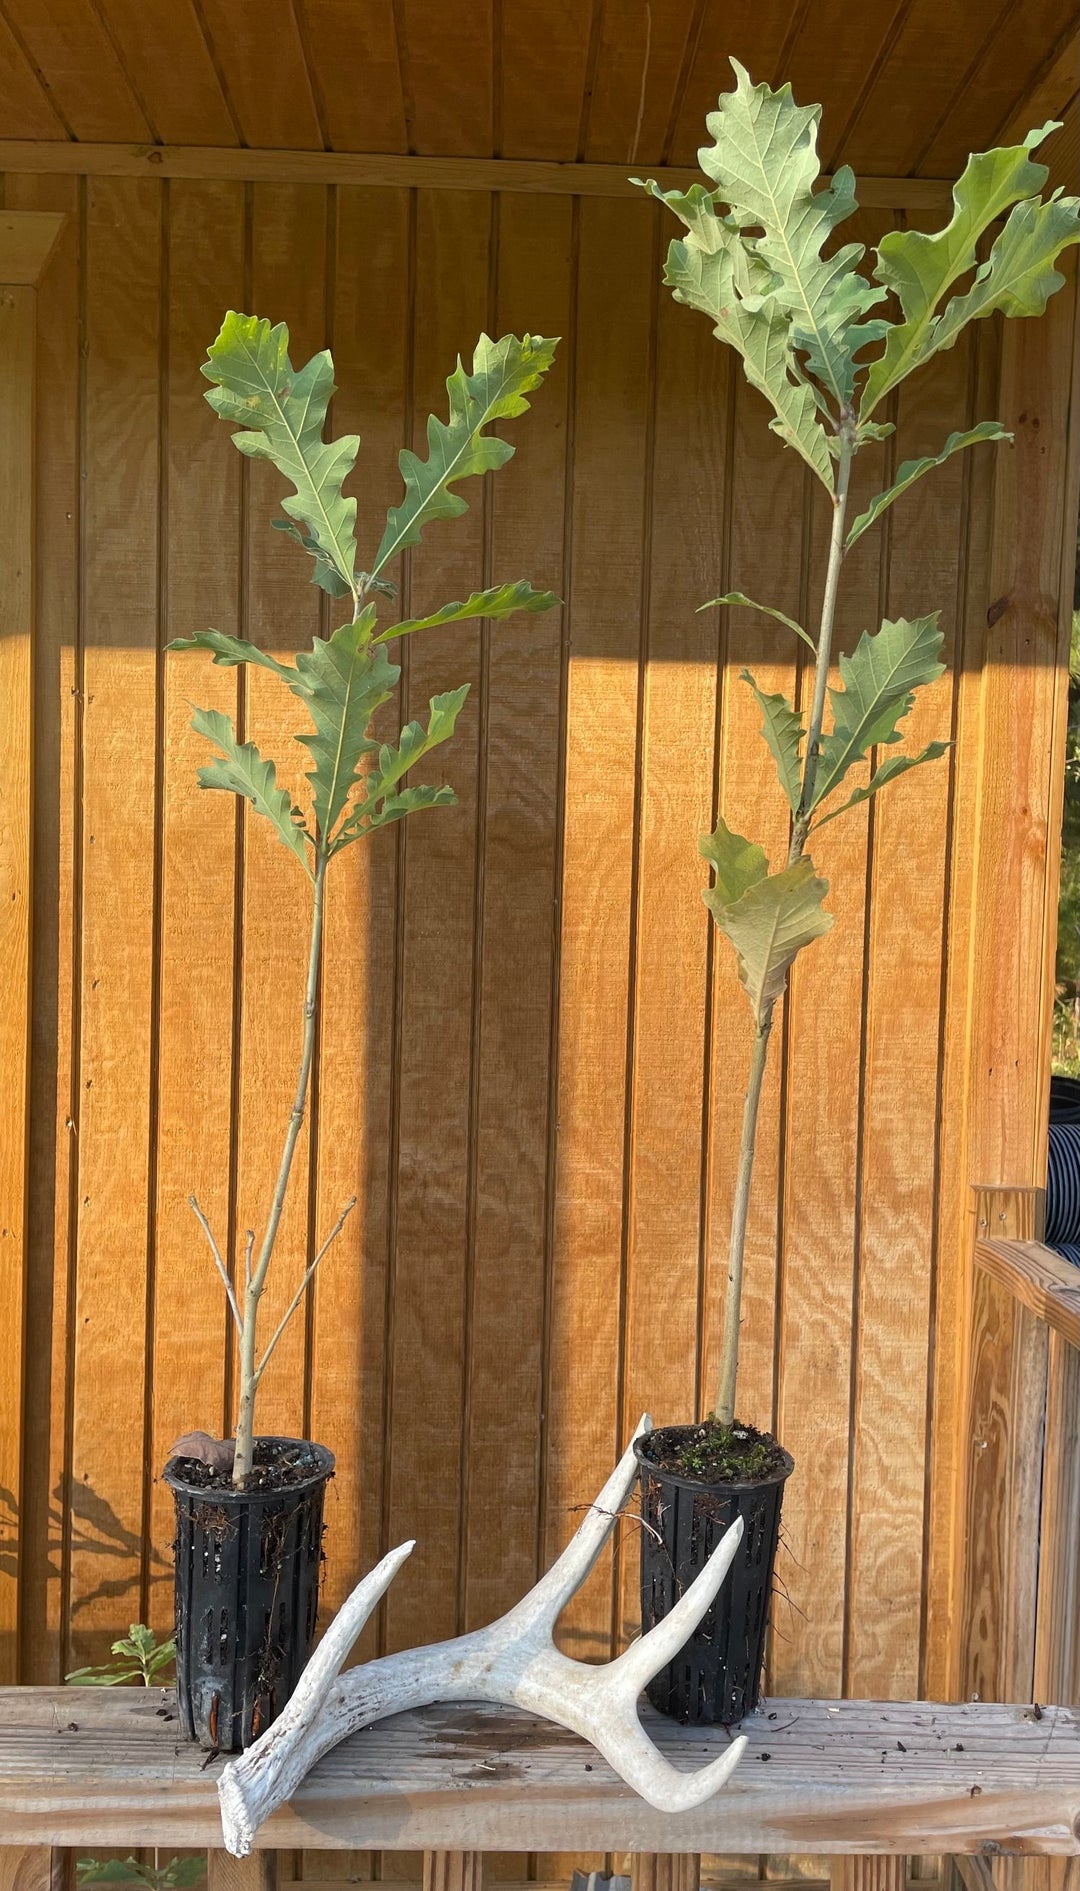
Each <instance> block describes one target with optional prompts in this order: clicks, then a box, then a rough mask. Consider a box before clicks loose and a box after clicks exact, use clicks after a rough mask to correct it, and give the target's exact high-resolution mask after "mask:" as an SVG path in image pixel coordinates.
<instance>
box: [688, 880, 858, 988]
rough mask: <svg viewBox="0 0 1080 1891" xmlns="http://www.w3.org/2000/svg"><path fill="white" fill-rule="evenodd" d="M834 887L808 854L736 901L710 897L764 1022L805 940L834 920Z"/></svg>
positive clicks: (817, 934) (755, 886) (826, 930)
mask: <svg viewBox="0 0 1080 1891" xmlns="http://www.w3.org/2000/svg"><path fill="white" fill-rule="evenodd" d="M828 890H829V885H828V881H827V880H819V879H818V878H817V876H816V874H815V872H814V868H813V863H812V862H811V861H810V859H809V858H808V857H807V856H806V855H805V854H804V855H803V856H802V858H801V859H799V860H796V861H793V862H792V864H791V865H790V866H788V867H784V868H783V869H782V870H781V872H779V873H771V874H768V875H767V876H766V877H765V878H764V879H759V880H757V881H755V883H754V884H753V885H752V886H749V887H748V888H747V890H746V891H745V892H744V893H743V894H742V896H741V897H740V898H739V899H737V900H735V901H734V902H733V903H732V904H730V905H722V904H720V903H719V902H718V901H717V899H716V890H715V889H713V893H712V895H711V896H710V894H709V893H706V895H705V900H706V904H707V905H708V906H709V908H710V910H711V912H712V914H713V917H714V918H715V920H716V923H717V925H718V926H719V928H720V930H721V932H723V933H724V934H725V936H726V937H727V938H728V939H730V941H731V943H732V945H733V946H734V947H735V952H736V956H737V958H738V962H739V978H740V979H741V981H742V984H743V988H744V990H745V992H746V995H747V997H748V999H749V1000H750V1008H751V1010H752V1011H753V1014H754V1019H755V1022H756V1023H757V1024H758V1025H760V1024H762V1023H763V1022H764V1020H765V1017H766V1015H767V1014H768V1012H769V1011H771V1009H772V1007H773V1005H774V1004H775V1003H776V1000H777V999H778V998H779V997H780V996H781V994H782V992H783V990H784V986H785V984H786V983H787V975H788V972H789V970H790V969H791V966H792V963H793V962H794V960H795V958H796V957H797V956H798V954H799V953H800V952H801V951H802V949H803V947H804V946H808V945H810V944H811V943H812V941H813V940H815V939H819V938H820V937H821V935H822V933H825V932H828V930H829V928H830V926H831V925H832V923H833V922H832V915H831V913H826V912H823V911H822V901H823V900H824V898H825V895H826V893H827V892H828Z"/></svg>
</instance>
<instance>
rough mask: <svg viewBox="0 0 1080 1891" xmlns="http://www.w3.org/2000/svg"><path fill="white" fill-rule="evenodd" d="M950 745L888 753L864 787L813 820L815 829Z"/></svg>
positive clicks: (945, 753)
mask: <svg viewBox="0 0 1080 1891" xmlns="http://www.w3.org/2000/svg"><path fill="white" fill-rule="evenodd" d="M951 747H952V743H951V742H930V743H928V744H927V746H926V748H924V749H923V751H922V754H921V755H890V757H889V759H888V760H887V761H884V762H882V764H881V766H880V768H875V770H874V772H873V774H872V775H871V777H870V780H869V781H868V782H867V784H866V786H865V788H856V790H855V792H854V794H852V795H849V796H848V799H847V800H846V801H842V802H841V803H840V806H839V807H838V808H830V810H829V812H828V814H823V815H822V817H821V819H820V820H819V821H815V822H814V828H815V831H816V830H817V829H818V828H819V827H824V826H825V825H826V824H827V822H829V821H835V819H836V817H837V815H838V814H846V813H847V811H848V809H849V808H855V807H858V805H859V802H860V801H869V799H870V797H871V795H875V794H878V793H879V792H880V790H881V789H882V788H884V787H886V786H887V784H888V783H889V782H890V781H895V780H896V777H897V776H898V775H906V774H907V772H908V770H909V769H910V768H919V767H921V766H922V763H923V762H936V761H938V760H939V759H940V757H941V756H942V755H947V754H948V752H949V750H950V749H951Z"/></svg>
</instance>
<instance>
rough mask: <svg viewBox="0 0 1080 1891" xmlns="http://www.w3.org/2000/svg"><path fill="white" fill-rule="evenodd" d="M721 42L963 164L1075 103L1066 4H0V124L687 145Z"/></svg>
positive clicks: (804, 90) (107, 136)
mask: <svg viewBox="0 0 1080 1891" xmlns="http://www.w3.org/2000/svg"><path fill="white" fill-rule="evenodd" d="M731 54H733V55H735V56H736V57H737V58H739V59H741V60H742V61H743V63H744V64H745V65H747V66H748V68H749V70H750V72H751V74H752V75H753V76H754V77H755V78H763V79H768V80H770V81H771V82H772V83H774V84H777V83H779V82H780V81H781V80H782V79H785V78H789V79H790V80H791V82H792V85H793V87H794V90H795V95H796V97H797V98H798V99H799V100H801V101H806V102H812V101H815V100H816V101H820V102H821V104H822V105H823V107H824V124H823V136H822V146H823V157H824V160H825V163H826V165H834V164H835V163H836V162H838V161H846V162H848V163H851V164H853V165H854V167H855V169H856V171H857V172H860V171H861V172H862V173H864V174H867V175H873V174H876V175H885V176H888V175H891V176H909V175H917V176H924V177H950V176H953V175H954V174H955V173H956V171H957V169H958V168H959V167H960V166H961V165H962V163H963V160H964V157H965V155H966V153H967V152H968V151H969V150H972V149H985V148H986V147H987V146H988V145H990V144H992V143H994V142H995V140H998V139H1000V137H1001V136H1002V135H1003V134H1006V133H1007V134H1009V135H1012V134H1013V133H1015V131H1016V129H1017V125H1018V124H1019V123H1020V121H1023V128H1026V122H1027V119H1028V118H1029V117H1030V118H1032V119H1037V118H1039V116H1040V114H1041V116H1042V117H1043V118H1045V117H1047V116H1050V115H1057V116H1060V115H1061V113H1062V111H1063V109H1064V108H1066V107H1067V106H1068V104H1069V102H1070V99H1072V98H1073V97H1074V96H1075V92H1076V31H1075V0H532V3H531V4H527V5H524V4H521V3H520V0H516V3H515V0H0V137H2V138H3V139H6V140H54V141H62V140H76V141H80V142H102V143H116V144H147V143H150V144H158V143H160V144H170V145H171V144H176V145H197V146H218V147H221V146H226V147H237V146H252V147H258V148H267V147H270V148H278V149H285V150H303V151H339V152H340V151H355V152H373V153H374V152H387V153H399V154H406V153H415V154H422V155H428V156H443V157H453V156H469V157H508V158H537V159H558V160H562V161H573V160H579V161H588V162H608V163H614V164H620V165H623V164H636V165H641V166H649V165H652V166H655V165H660V164H664V163H669V164H688V163H692V162H693V161H694V153H695V151H696V148H697V145H698V144H699V143H700V142H701V135H700V134H701V129H702V121H703V118H704V114H705V112H706V110H707V109H708V107H709V106H710V104H711V103H712V102H713V101H714V100H715V98H716V94H717V92H718V91H720V90H723V89H725V88H726V86H727V84H728V66H727V59H728V56H729V55H731ZM1074 110H1075V107H1074Z"/></svg>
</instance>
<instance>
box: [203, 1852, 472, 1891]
mask: <svg viewBox="0 0 1080 1891" xmlns="http://www.w3.org/2000/svg"><path fill="white" fill-rule="evenodd" d="M483 1882H484V1854H483V1852H425V1853H424V1891H482V1888H483ZM210 1891H213V1886H211V1887H210Z"/></svg>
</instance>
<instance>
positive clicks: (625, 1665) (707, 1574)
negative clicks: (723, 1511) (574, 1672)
mask: <svg viewBox="0 0 1080 1891" xmlns="http://www.w3.org/2000/svg"><path fill="white" fill-rule="evenodd" d="M743 1529H744V1525H743V1520H742V1518H741V1517H736V1519H735V1521H734V1523H733V1524H731V1525H730V1527H729V1528H728V1529H727V1530H725V1531H724V1534H723V1536H722V1537H721V1538H720V1541H719V1543H718V1544H717V1545H716V1548H715V1549H714V1550H713V1552H712V1555H711V1556H710V1557H709V1560H708V1562H707V1563H706V1564H705V1567H704V1568H703V1569H700V1570H699V1571H698V1573H697V1575H696V1576H695V1577H694V1580H693V1582H692V1583H691V1584H690V1587H689V1589H687V1590H686V1591H685V1593H684V1594H683V1595H681V1596H680V1597H679V1600H678V1601H677V1602H676V1604H675V1607H674V1608H673V1609H672V1610H671V1612H670V1614H669V1615H665V1617H664V1619H663V1621H661V1622H657V1624H656V1627H655V1628H650V1630H649V1632H648V1634H647V1635H642V1636H641V1638H640V1640H639V1641H636V1642H632V1643H631V1644H630V1647H629V1648H627V1649H626V1651H625V1653H623V1654H621V1655H620V1656H619V1657H618V1660H616V1661H613V1662H612V1663H611V1665H610V1667H609V1668H608V1669H607V1672H606V1675H605V1682H606V1684H607V1685H609V1686H614V1687H617V1688H619V1689H620V1690H621V1689H624V1688H625V1689H627V1690H628V1691H629V1692H630V1698H631V1700H636V1699H637V1697H638V1695H639V1694H640V1693H641V1690H642V1688H643V1687H645V1686H647V1684H648V1683H649V1682H650V1681H651V1680H652V1678H653V1676H654V1675H656V1674H659V1672H660V1670H661V1668H663V1667H666V1665H667V1663H668V1662H669V1661H672V1660H674V1658H675V1656H676V1655H677V1654H678V1652H679V1650H680V1648H682V1647H683V1646H684V1645H685V1644H686V1642H688V1641H689V1639H690V1637H691V1635H692V1634H693V1632H694V1630H695V1628H697V1626H698V1624H699V1623H700V1622H701V1621H703V1619H704V1617H705V1615H706V1612H707V1611H708V1609H709V1608H710V1607H711V1606H712V1604H713V1602H714V1601H715V1600H716V1597H717V1596H718V1595H719V1593H720V1588H721V1585H722V1583H723V1581H724V1577H725V1576H726V1575H727V1573H728V1570H729V1569H730V1568H731V1565H732V1563H733V1562H734V1560H735V1553H736V1551H737V1549H738V1547H739V1544H740V1543H741V1542H742V1539H743Z"/></svg>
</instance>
